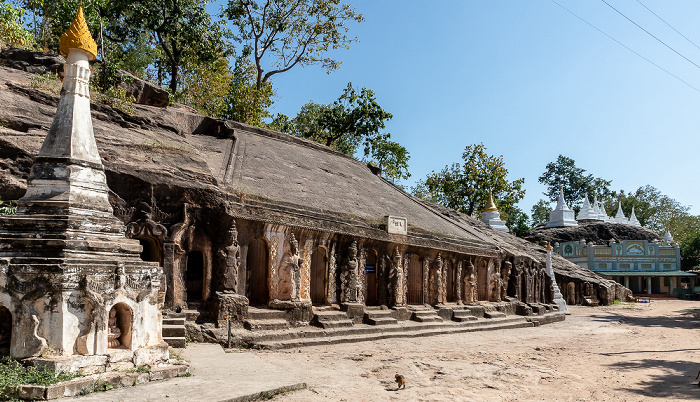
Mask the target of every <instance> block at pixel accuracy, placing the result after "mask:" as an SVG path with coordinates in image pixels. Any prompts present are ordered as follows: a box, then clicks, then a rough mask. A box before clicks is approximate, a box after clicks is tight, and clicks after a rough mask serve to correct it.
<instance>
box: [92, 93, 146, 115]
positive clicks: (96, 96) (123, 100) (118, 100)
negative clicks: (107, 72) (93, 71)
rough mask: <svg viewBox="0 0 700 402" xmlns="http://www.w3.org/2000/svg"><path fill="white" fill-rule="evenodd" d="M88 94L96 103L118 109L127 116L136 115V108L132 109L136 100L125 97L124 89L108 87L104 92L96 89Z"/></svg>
mask: <svg viewBox="0 0 700 402" xmlns="http://www.w3.org/2000/svg"><path fill="white" fill-rule="evenodd" d="M90 92H91V95H92V99H93V100H94V101H95V102H96V103H101V104H103V105H107V106H111V107H113V108H115V109H119V110H121V111H122V112H124V113H126V114H128V115H129V116H133V115H135V114H136V108H135V107H134V101H135V100H136V99H134V97H133V96H131V95H127V94H126V89H125V88H120V87H109V88H107V90H105V91H104V92H100V91H98V90H96V89H94V90H92V91H90Z"/></svg>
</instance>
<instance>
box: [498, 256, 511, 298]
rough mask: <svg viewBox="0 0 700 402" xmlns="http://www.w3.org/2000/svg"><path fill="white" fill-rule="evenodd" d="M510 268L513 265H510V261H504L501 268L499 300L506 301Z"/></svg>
mask: <svg viewBox="0 0 700 402" xmlns="http://www.w3.org/2000/svg"><path fill="white" fill-rule="evenodd" d="M512 267H513V264H511V263H510V261H506V262H504V263H503V267H502V268H501V300H506V297H507V296H508V281H509V280H510V270H511V268H512Z"/></svg>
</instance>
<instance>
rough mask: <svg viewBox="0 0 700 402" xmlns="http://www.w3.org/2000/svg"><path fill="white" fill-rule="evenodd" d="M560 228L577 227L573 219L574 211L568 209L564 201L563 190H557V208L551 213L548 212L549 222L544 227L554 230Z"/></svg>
mask: <svg viewBox="0 0 700 402" xmlns="http://www.w3.org/2000/svg"><path fill="white" fill-rule="evenodd" d="M562 226H578V223H577V222H576V219H574V211H572V210H571V209H569V206H568V205H566V201H565V200H564V188H563V187H562V188H560V189H559V198H558V199H557V206H556V208H554V209H553V210H552V211H550V212H549V222H547V225H546V226H545V227H548V228H555V227H562Z"/></svg>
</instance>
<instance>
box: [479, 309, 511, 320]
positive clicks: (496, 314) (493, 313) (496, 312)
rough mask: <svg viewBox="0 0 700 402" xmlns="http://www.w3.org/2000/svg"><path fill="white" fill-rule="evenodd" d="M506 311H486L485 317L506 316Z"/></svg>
mask: <svg viewBox="0 0 700 402" xmlns="http://www.w3.org/2000/svg"><path fill="white" fill-rule="evenodd" d="M505 317H506V313H501V312H500V311H495V310H493V311H484V318H505Z"/></svg>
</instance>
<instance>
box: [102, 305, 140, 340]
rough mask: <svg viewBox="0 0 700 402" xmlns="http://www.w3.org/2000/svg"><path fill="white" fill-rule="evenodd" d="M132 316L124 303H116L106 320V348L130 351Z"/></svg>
mask: <svg viewBox="0 0 700 402" xmlns="http://www.w3.org/2000/svg"><path fill="white" fill-rule="evenodd" d="M133 321H134V314H133V312H132V311H131V308H130V307H129V306H127V305H126V304H124V303H117V304H115V305H114V307H112V309H111V310H109V318H108V320H107V343H108V345H107V347H109V348H110V349H131V328H132V323H133Z"/></svg>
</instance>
